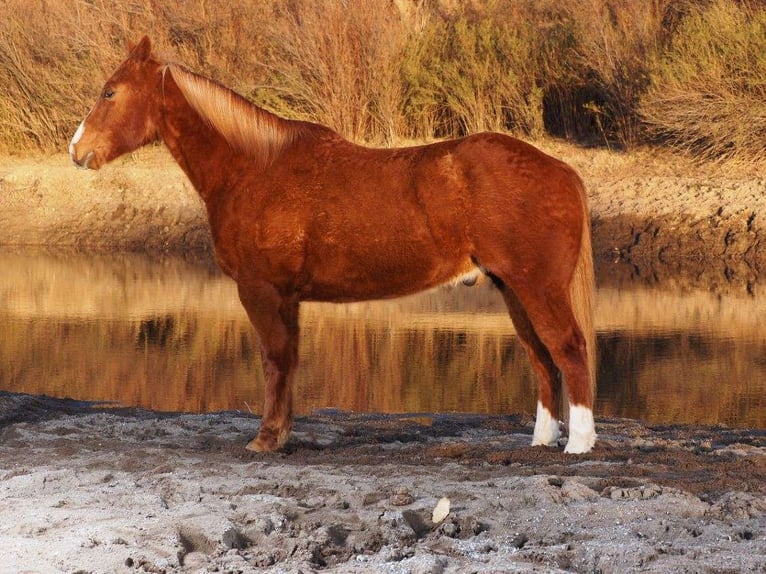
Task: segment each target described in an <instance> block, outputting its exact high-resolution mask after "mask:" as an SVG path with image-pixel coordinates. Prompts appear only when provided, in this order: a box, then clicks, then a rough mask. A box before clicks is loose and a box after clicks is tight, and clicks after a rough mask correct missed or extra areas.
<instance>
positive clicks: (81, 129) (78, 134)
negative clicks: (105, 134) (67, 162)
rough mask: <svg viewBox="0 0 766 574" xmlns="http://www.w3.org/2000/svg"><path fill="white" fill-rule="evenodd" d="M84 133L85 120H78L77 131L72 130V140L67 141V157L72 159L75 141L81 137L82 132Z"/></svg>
mask: <svg viewBox="0 0 766 574" xmlns="http://www.w3.org/2000/svg"><path fill="white" fill-rule="evenodd" d="M84 133H85V120H83V121H81V122H80V125H79V127H78V128H77V131H76V132H74V136H72V141H70V142H69V157H71V158H72V160H73V161H74V158H75V156H74V146H76V145H77V142H79V141H80V139H82V134H84Z"/></svg>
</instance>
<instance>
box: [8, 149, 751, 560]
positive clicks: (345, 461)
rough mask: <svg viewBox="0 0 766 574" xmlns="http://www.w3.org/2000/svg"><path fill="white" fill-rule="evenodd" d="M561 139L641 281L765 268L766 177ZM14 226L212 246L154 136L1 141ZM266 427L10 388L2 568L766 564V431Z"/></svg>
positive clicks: (124, 241)
mask: <svg viewBox="0 0 766 574" xmlns="http://www.w3.org/2000/svg"><path fill="white" fill-rule="evenodd" d="M551 145H552V147H553V148H554V149H552V150H551V151H552V152H553V153H554V154H556V155H559V156H563V157H564V158H565V159H567V160H568V161H570V163H572V164H574V165H575V166H576V167H577V168H578V170H579V171H580V172H581V173H582V174H583V177H584V179H585V181H586V184H587V185H588V188H589V190H590V193H591V205H592V208H593V219H594V247H595V252H596V256H597V257H599V258H600V259H602V260H603V259H607V260H608V259H612V260H614V261H615V262H617V263H616V266H617V265H618V263H619V265H618V266H617V267H616V268H619V269H620V271H619V273H622V274H623V275H625V276H626V280H643V281H652V280H657V278H659V277H662V276H665V277H667V276H674V277H675V276H683V277H686V278H687V280H688V281H691V282H696V283H698V284H705V285H711V288H715V289H735V290H747V292H753V291H755V290H757V289H758V286H759V284H762V282H763V272H764V271H763V270H764V269H766V263H765V261H764V260H765V259H766V247H764V245H763V243H764V241H763V237H764V231H763V221H764V219H765V218H766V205H765V202H766V193H764V192H765V191H766V179H764V178H763V177H762V176H759V175H757V174H756V175H752V174H747V175H746V176H738V177H733V176H732V175H731V174H730V173H729V172H728V171H727V170H725V169H723V170H720V169H719V170H718V171H716V172H715V173H712V172H711V173H708V172H704V171H697V168H694V167H689V166H680V167H679V165H677V164H669V163H668V162H659V163H655V162H654V160H653V159H652V158H651V157H648V156H639V157H632V158H628V157H625V156H619V155H617V154H609V153H607V152H603V151H592V152H574V151H572V150H571V149H570V148H564V147H561V146H556V145H554V144H551ZM681 168H683V175H679V174H678V173H675V172H674V170H681ZM0 244H2V245H6V246H9V245H25V244H39V245H46V246H57V247H60V246H62V245H63V246H70V247H77V248H80V249H83V250H110V249H135V250H160V251H161V250H178V249H191V250H196V251H202V252H204V251H206V250H208V249H209V239H208V234H207V231H206V228H205V222H204V215H203V212H202V207H201V204H200V202H199V200H198V199H197V198H196V197H195V195H194V193H193V191H192V190H191V189H190V188H189V186H188V183H186V182H185V180H184V179H183V176H182V175H181V174H180V173H179V172H178V170H177V169H176V168H175V167H174V166H172V165H170V164H169V163H168V162H167V159H166V157H164V156H163V155H162V154H159V152H157V151H152V150H150V151H149V152H143V153H142V154H139V155H138V156H136V157H134V158H129V159H128V160H126V161H123V162H121V163H118V164H117V165H115V166H112V167H110V168H107V169H104V170H101V171H100V172H98V173H83V172H79V171H75V170H73V169H72V168H71V167H69V166H68V165H67V160H66V158H65V157H64V156H55V157H50V158H34V159H31V160H30V159H29V158H6V159H5V160H3V161H2V162H0ZM626 270H627V271H626ZM759 281H760V283H759ZM257 426H258V419H257V417H254V416H251V415H248V414H246V413H231V412H228V413H216V414H210V415H186V414H178V415H164V414H159V413H152V412H145V411H136V410H104V409H101V408H98V407H96V408H93V407H92V406H91V405H84V404H79V403H72V402H68V401H57V400H51V399H46V398H42V397H29V396H24V395H11V394H2V393H0V516H2V517H3V518H2V520H1V521H0V572H258V571H274V572H313V571H330V572H397V573H398V572H402V573H404V572H413V573H439V572H461V573H463V572H604V573H607V572H764V571H766V497H765V496H764V493H765V491H766V480H765V479H766V432H764V431H763V430H754V429H727V428H723V427H714V428H701V427H663V428H657V427H648V426H646V425H644V424H641V423H640V422H637V421H627V420H604V419H603V418H597V427H598V431H599V433H600V442H599V443H598V445H597V447H596V449H595V450H594V451H593V452H592V453H591V454H589V455H586V456H580V457H575V456H566V455H564V454H563V453H562V452H561V449H542V448H531V447H529V446H528V444H529V443H530V441H531V433H532V427H533V421H532V419H531V418H530V417H524V416H509V417H488V416H481V417H480V416H472V415H458V414H452V415H423V416H420V417H415V416H412V415H410V416H407V417H396V416H373V415H366V416H362V415H354V414H350V413H341V412H322V413H315V414H314V415H312V416H309V417H302V418H299V419H298V421H297V425H296V431H297V432H296V433H295V436H294V437H293V439H291V441H290V443H289V444H288V448H287V449H286V450H285V452H283V453H279V454H271V455H255V454H252V453H248V452H246V451H245V450H244V448H243V447H244V445H245V444H246V442H247V441H248V440H249V439H250V438H252V436H254V434H255V432H256V430H257ZM441 498H447V499H448V500H449V502H450V510H449V514H447V516H446V518H443V519H442V520H441V521H439V522H438V523H434V522H433V516H432V513H433V511H434V508H435V507H436V506H437V502H438V501H439V500H440V499H441Z"/></svg>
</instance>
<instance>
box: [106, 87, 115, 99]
mask: <svg viewBox="0 0 766 574" xmlns="http://www.w3.org/2000/svg"><path fill="white" fill-rule="evenodd" d="M112 97H114V90H110V89H109V88H107V89H105V90H104V99H105V100H111V99H112Z"/></svg>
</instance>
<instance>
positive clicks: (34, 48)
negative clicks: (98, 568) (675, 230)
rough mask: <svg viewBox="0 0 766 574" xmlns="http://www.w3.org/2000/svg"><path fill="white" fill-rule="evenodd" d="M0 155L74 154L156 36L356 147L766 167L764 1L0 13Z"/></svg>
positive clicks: (25, 7)
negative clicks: (654, 154)
mask: <svg viewBox="0 0 766 574" xmlns="http://www.w3.org/2000/svg"><path fill="white" fill-rule="evenodd" d="M0 7H1V8H2V12H3V13H4V14H5V16H4V18H3V19H2V20H0V152H6V153H7V152H13V151H18V150H33V149H42V150H52V149H61V148H62V147H63V146H65V144H66V141H67V140H68V138H69V137H70V136H71V133H72V132H73V131H74V128H75V127H76V125H77V123H78V122H79V120H80V119H81V118H82V116H83V115H84V113H86V112H87V110H88V109H89V107H90V106H91V105H92V103H93V101H94V100H95V98H96V96H97V94H98V91H99V87H100V84H101V83H102V82H103V81H104V80H105V79H106V77H107V75H108V73H109V72H110V71H111V70H112V69H113V68H114V67H115V66H116V64H117V63H118V62H119V61H121V60H122V59H123V58H124V57H125V43H126V40H136V39H138V38H139V37H140V36H141V35H142V34H149V35H150V36H151V37H152V38H153V39H154V40H155V45H156V47H157V49H158V50H159V51H160V52H162V53H164V54H166V55H167V57H168V58H169V59H173V60H178V61H181V62H183V63H186V64H187V65H189V66H190V67H191V68H193V69H195V70H198V71H200V72H202V73H204V74H206V75H209V76H212V77H215V78H216V79H218V80H219V81H221V82H223V83H225V84H227V85H229V86H232V87H233V88H234V89H236V90H237V91H239V92H240V93H242V94H243V95H245V96H246V97H248V98H250V99H252V100H253V101H255V102H256V103H258V104H259V105H262V106H264V107H266V108H268V109H271V110H273V111H275V112H277V113H279V114H282V115H286V116H289V117H298V118H302V119H309V120H312V121H316V122H319V123H323V124H326V125H330V126H332V127H333V128H335V129H337V130H338V131H340V132H341V133H343V134H344V135H346V136H347V137H349V138H351V139H354V140H356V141H364V142H368V143H373V144H377V145H390V144H393V143H395V142H401V141H403V140H412V139H416V140H422V139H431V138H434V137H450V136H458V135H462V134H466V133H470V132H476V131H480V130H505V131H509V132H511V133H515V134H517V135H519V136H522V137H530V138H538V137H540V136H543V135H545V134H550V135H554V136H558V137H565V138H567V139H570V140H573V141H577V142H580V143H587V144H591V145H593V144H595V145H608V146H617V147H620V148H622V149H630V148H631V147H634V146H638V145H646V144H651V145H669V146H672V147H673V148H676V149H682V150H687V151H689V152H692V153H694V154H698V155H702V156H705V157H712V158H716V157H737V158H740V159H742V158H744V159H747V158H757V157H762V156H763V154H764V151H766V137H764V133H766V5H765V4H764V3H763V2H761V1H759V0H645V1H641V2H625V1H623V0H472V1H468V0H466V1H465V2H460V1H456V0H375V3H374V8H373V9H370V3H369V2H364V1H362V0H290V1H289V2H284V1H282V0H208V1H206V2H186V1H184V0H166V1H165V0H163V1H160V0H113V1H111V2H110V1H107V0H78V1H76V2H70V3H62V2H54V1H53V0H0Z"/></svg>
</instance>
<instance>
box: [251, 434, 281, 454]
mask: <svg viewBox="0 0 766 574" xmlns="http://www.w3.org/2000/svg"><path fill="white" fill-rule="evenodd" d="M279 447H280V445H278V444H277V441H276V440H275V439H274V438H271V439H264V438H261V437H260V436H257V437H255V438H254V439H253V440H251V441H250V442H249V443H247V446H246V447H245V449H246V450H249V451H252V452H274V451H275V450H277V449H279Z"/></svg>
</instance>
